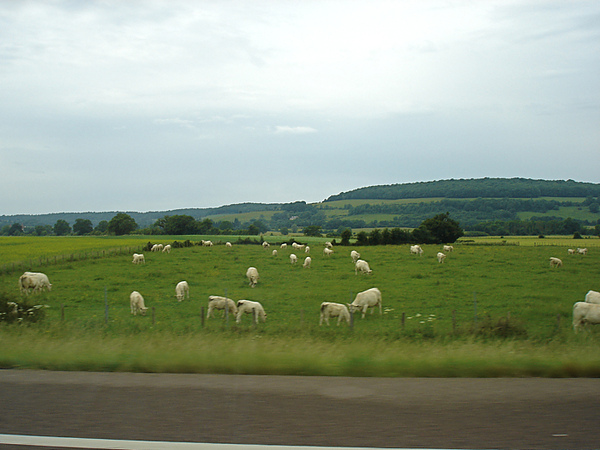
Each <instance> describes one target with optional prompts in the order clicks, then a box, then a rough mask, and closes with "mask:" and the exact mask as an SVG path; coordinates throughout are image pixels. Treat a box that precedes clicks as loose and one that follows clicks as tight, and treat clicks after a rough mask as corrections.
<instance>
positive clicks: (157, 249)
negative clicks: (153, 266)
mask: <svg viewBox="0 0 600 450" xmlns="http://www.w3.org/2000/svg"><path fill="white" fill-rule="evenodd" d="M150 251H152V252H157V251H159V247H158V244H154V245H153V246H152V248H151V249H150Z"/></svg>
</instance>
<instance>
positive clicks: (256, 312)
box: [235, 300, 267, 323]
mask: <svg viewBox="0 0 600 450" xmlns="http://www.w3.org/2000/svg"><path fill="white" fill-rule="evenodd" d="M243 314H252V315H253V317H254V321H255V322H258V319H260V320H261V321H263V322H264V321H265V320H267V314H266V313H265V310H264V308H263V307H262V305H261V304H260V303H259V302H253V301H251V300H238V302H237V316H236V318H235V321H236V322H237V323H240V322H241V321H242V315H243Z"/></svg>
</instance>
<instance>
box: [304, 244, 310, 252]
mask: <svg viewBox="0 0 600 450" xmlns="http://www.w3.org/2000/svg"><path fill="white" fill-rule="evenodd" d="M304 253H310V247H309V246H308V245H307V246H306V248H305V249H304Z"/></svg>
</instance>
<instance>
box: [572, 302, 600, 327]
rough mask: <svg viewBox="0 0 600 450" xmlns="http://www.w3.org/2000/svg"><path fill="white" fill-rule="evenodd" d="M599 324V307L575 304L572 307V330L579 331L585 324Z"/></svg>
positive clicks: (582, 303)
mask: <svg viewBox="0 0 600 450" xmlns="http://www.w3.org/2000/svg"><path fill="white" fill-rule="evenodd" d="M588 323H589V324H592V325H595V324H598V323H600V305H597V304H595V303H586V302H577V303H575V304H574V305H573V330H575V332H577V331H579V329H580V328H581V327H583V326H584V325H586V324H588Z"/></svg>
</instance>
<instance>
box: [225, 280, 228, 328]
mask: <svg viewBox="0 0 600 450" xmlns="http://www.w3.org/2000/svg"><path fill="white" fill-rule="evenodd" d="M225 298H227V289H225ZM225 326H226V327H229V303H228V302H227V300H225Z"/></svg>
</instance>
